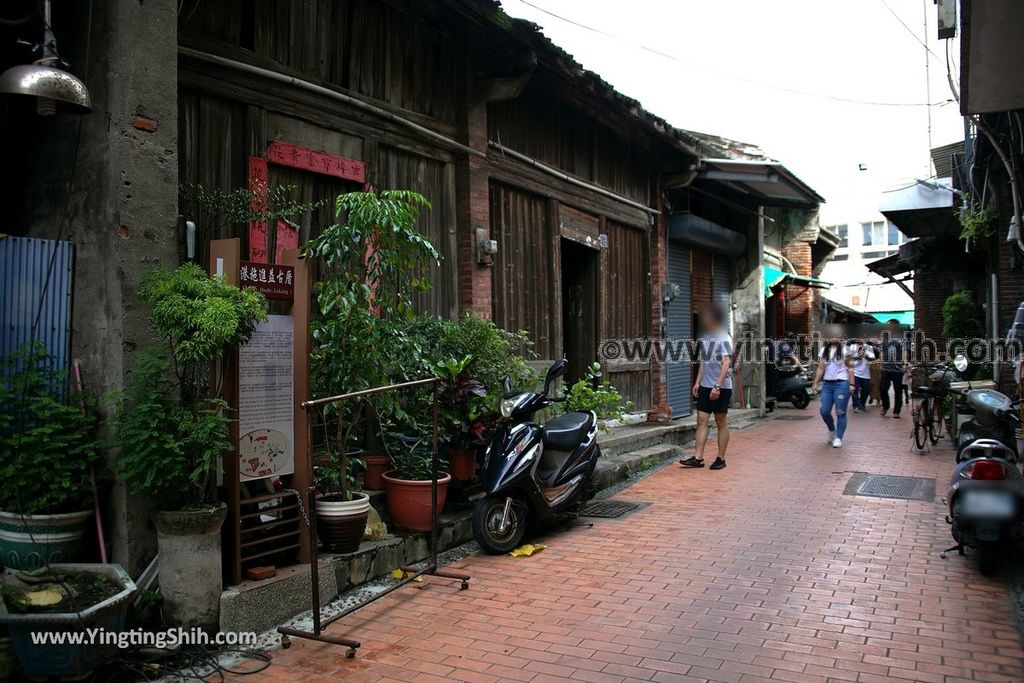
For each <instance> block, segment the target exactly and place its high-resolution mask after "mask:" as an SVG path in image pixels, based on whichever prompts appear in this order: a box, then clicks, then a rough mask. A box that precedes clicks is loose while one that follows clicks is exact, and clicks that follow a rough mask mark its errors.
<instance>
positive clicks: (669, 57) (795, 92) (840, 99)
mask: <svg viewBox="0 0 1024 683" xmlns="http://www.w3.org/2000/svg"><path fill="white" fill-rule="evenodd" d="M519 2H521V3H522V4H524V5H526V6H528V7H532V8H533V9H535V10H537V11H538V12H541V13H543V14H546V15H548V16H550V17H554V18H555V19H558V20H559V21H563V22H565V23H567V24H571V25H573V26H576V27H578V28H581V29H584V30H586V31H590V32H591V33H596V34H598V35H600V36H604V37H606V38H611V39H613V40H617V41H619V42H623V43H626V44H627V45H631V46H632V47H635V48H637V49H639V50H643V51H644V52H649V53H650V54H652V55H655V56H658V57H661V58H663V59H667V60H670V61H673V62H675V63H677V64H682V65H684V66H689V67H692V68H694V69H697V70H700V71H705V72H707V73H710V74H713V75H715V76H720V77H722V78H729V79H732V80H735V81H740V82H742V83H748V84H750V85H756V86H758V87H761V88H767V89H769V90H778V91H781V92H786V93H790V94H792V95H800V96H803V97H817V98H820V99H825V100H831V101H833V102H842V103H844V104H860V105H868V106H872V107H941V106H943V105H946V104H948V103H949V102H951V101H952V100H944V101H942V102H877V101H872V100H857V99H853V98H849V97H839V96H837V95H827V94H825V93H819V92H812V91H808V90H798V89H796V88H787V87H786V86H782V85H774V84H771V83H762V82H761V81H755V80H753V79H750V78H745V77H743V76H737V75H735V74H730V73H726V72H724V71H718V70H717V69H712V68H710V67H707V66H704V65H702V64H697V63H695V62H688V61H685V60H682V59H679V58H678V57H676V56H675V55H670V54H668V53H665V52H660V51H658V50H655V49H653V48H650V47H647V46H646V45H642V44H640V43H637V42H634V41H632V40H630V39H628V38H623V37H622V36H619V35H616V34H614V33H609V32H607V31H602V30H601V29H598V28H594V27H593V26H588V25H587V24H583V23H580V22H578V21H576V20H574V19H570V18H568V17H564V16H562V15H560V14H556V13H554V12H552V11H550V10H547V9H544V8H543V7H540V6H539V5H535V4H534V3H532V2H529V0H519ZM926 47H927V46H926Z"/></svg>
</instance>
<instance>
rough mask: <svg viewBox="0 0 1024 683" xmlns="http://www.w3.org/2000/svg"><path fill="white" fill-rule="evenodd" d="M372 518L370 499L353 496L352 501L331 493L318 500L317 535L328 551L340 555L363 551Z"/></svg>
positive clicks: (360, 494) (357, 495)
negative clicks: (366, 532)
mask: <svg viewBox="0 0 1024 683" xmlns="http://www.w3.org/2000/svg"><path fill="white" fill-rule="evenodd" d="M369 514H370V497H369V496H368V495H366V494H365V493H353V494H352V500H345V499H344V498H343V497H342V496H341V494H337V493H330V494H327V495H323V496H317V498H316V535H317V537H318V538H319V539H320V541H321V542H322V543H323V544H324V548H327V549H328V550H332V551H334V552H337V553H354V552H355V551H356V550H358V549H359V544H360V543H361V542H362V540H363V532H365V531H366V518H367V516H368V515H369Z"/></svg>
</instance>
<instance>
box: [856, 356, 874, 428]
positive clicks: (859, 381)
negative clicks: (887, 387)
mask: <svg viewBox="0 0 1024 683" xmlns="http://www.w3.org/2000/svg"><path fill="white" fill-rule="evenodd" d="M874 359H875V352H874V349H872V348H871V346H870V345H868V344H867V342H863V341H857V342H855V343H854V348H853V384H854V390H853V412H855V413H863V412H864V409H865V408H866V407H867V405H868V395H869V393H870V391H871V361H873V360H874Z"/></svg>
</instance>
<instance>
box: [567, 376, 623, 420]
mask: <svg viewBox="0 0 1024 683" xmlns="http://www.w3.org/2000/svg"><path fill="white" fill-rule="evenodd" d="M564 405H565V410H566V411H573V410H578V411H583V412H587V411H593V412H594V414H595V415H597V419H598V420H600V421H601V425H602V428H603V429H607V423H609V422H612V423H613V424H615V423H619V422H621V421H622V419H623V418H624V417H625V416H626V411H627V410H629V409H630V408H631V407H632V406H633V403H632V401H624V400H623V399H622V395H621V394H620V393H619V391H618V390H617V389H616V388H615V387H614V386H613V385H612V383H611V382H609V381H608V380H607V379H602V373H601V364H600V363H591V365H590V367H588V368H587V371H586V374H585V376H584V377H583V378H582V379H580V380H578V381H577V382H576V383H575V384H573V385H572V386H571V387H569V391H567V392H566V394H565V404H564Z"/></svg>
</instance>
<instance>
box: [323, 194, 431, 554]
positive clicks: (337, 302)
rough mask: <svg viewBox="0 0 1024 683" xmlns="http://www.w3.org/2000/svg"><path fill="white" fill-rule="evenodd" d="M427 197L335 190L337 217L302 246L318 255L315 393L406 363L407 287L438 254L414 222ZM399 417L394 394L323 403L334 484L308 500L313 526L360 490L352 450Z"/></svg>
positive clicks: (341, 388) (385, 376)
mask: <svg viewBox="0 0 1024 683" xmlns="http://www.w3.org/2000/svg"><path fill="white" fill-rule="evenodd" d="M429 206H430V203H429V202H428V201H427V200H426V199H425V198H424V197H422V196H421V195H418V194H416V193H415V192H408V191H405V190H383V191H381V192H379V193H378V192H352V193H348V194H343V195H340V196H339V197H338V199H337V202H336V204H335V208H336V210H337V215H338V217H339V218H341V219H342V220H341V222H339V223H338V224H335V225H331V226H329V227H327V228H325V229H324V231H323V232H322V233H321V234H320V235H319V236H318V237H317V238H316V239H314V240H312V241H310V242H309V243H308V244H307V245H306V247H305V251H306V254H307V256H308V257H310V258H316V259H319V260H320V262H321V263H322V265H323V268H324V271H325V272H326V273H327V276H326V277H325V278H324V279H323V280H322V281H321V282H320V283H318V284H317V286H316V295H317V308H318V312H317V315H316V317H315V318H314V320H313V322H312V323H311V328H312V329H311V332H312V338H313V349H312V352H311V354H310V370H311V377H312V380H313V382H314V386H315V387H316V390H317V392H318V393H320V394H323V395H339V394H345V393H351V392H355V391H361V390H366V389H372V388H375V387H379V386H384V385H387V384H390V383H392V381H393V380H395V379H396V378H397V379H399V380H401V379H407V378H409V376H410V373H411V372H413V370H414V369H413V368H410V367H408V366H406V364H405V363H403V362H402V354H403V353H406V352H407V351H408V349H409V338H408V336H407V334H406V325H405V324H404V323H405V322H406V321H407V320H409V319H411V318H413V317H414V308H413V295H414V294H415V293H416V292H420V291H425V290H426V289H428V288H429V287H430V279H429V278H428V277H427V276H426V275H425V273H426V270H427V266H428V265H429V264H430V263H431V262H435V263H436V262H437V261H438V260H439V259H440V254H439V253H438V252H437V250H436V249H435V248H434V246H433V245H432V244H431V243H430V242H429V241H428V240H427V239H426V238H425V237H424V236H423V235H422V234H420V233H419V232H417V231H416V229H415V227H414V225H415V223H416V219H417V218H418V217H419V214H420V211H421V210H422V209H423V208H424V207H428V208H429ZM405 417H406V404H405V402H404V401H403V397H401V396H400V395H396V394H394V393H383V394H376V395H374V396H372V397H369V398H367V399H365V400H352V401H348V402H345V403H342V404H338V403H333V404H329V406H328V409H327V410H326V411H325V412H324V414H323V415H322V416H321V419H320V422H321V423H322V424H323V425H329V424H334V425H335V428H334V435H333V441H334V443H333V445H332V446H331V447H330V448H328V452H329V453H331V454H333V456H334V457H335V458H336V459H337V462H336V463H335V465H336V469H337V471H338V474H337V482H338V489H337V490H336V491H331V492H329V493H326V494H325V495H324V496H323V497H322V498H321V499H319V500H318V501H317V505H318V517H317V525H318V529H323V530H325V531H324V533H326V534H331V533H332V531H331V530H330V529H329V528H330V527H331V526H332V525H335V524H341V523H345V516H344V515H342V514H340V513H339V514H338V515H331V516H328V510H329V507H325V504H334V503H338V504H348V503H352V502H354V501H353V498H355V499H359V498H361V497H364V496H363V494H357V493H356V494H354V493H353V492H352V490H351V484H350V482H351V472H352V466H353V458H352V457H351V454H352V452H353V449H355V448H359V449H361V448H362V447H364V446H373V443H372V441H374V440H376V439H375V436H376V435H375V432H379V431H380V428H381V426H382V425H384V424H392V423H395V422H403V421H406V420H405ZM325 431H330V430H325ZM367 505H368V501H367ZM360 515H361V513H360ZM361 517H362V521H363V523H364V524H365V515H361ZM356 524H358V521H356Z"/></svg>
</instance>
